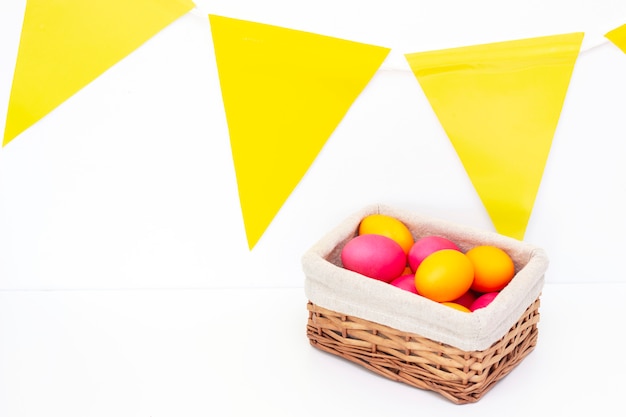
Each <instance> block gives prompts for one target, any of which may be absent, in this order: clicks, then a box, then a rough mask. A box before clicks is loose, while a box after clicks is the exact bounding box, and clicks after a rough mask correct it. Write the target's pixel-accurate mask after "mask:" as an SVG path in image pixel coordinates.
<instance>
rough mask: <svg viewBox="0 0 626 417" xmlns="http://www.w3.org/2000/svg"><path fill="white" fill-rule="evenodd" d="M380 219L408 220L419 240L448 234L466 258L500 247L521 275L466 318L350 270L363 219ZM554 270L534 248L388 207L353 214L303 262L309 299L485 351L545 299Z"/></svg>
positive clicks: (393, 326)
mask: <svg viewBox="0 0 626 417" xmlns="http://www.w3.org/2000/svg"><path fill="white" fill-rule="evenodd" d="M375 213H381V214H386V215H389V216H392V217H395V218H397V219H398V220H400V221H402V222H403V223H405V224H406V225H407V226H408V227H409V229H410V230H411V232H412V233H413V236H414V237H415V239H419V238H420V237H423V236H428V235H439V236H445V237H447V238H448V239H450V240H452V241H454V242H455V243H456V244H457V245H458V246H459V248H460V249H461V250H462V251H463V252H466V251H467V250H469V249H470V248H472V247H474V246H477V245H494V246H498V247H500V248H502V249H504V250H505V251H506V252H507V253H508V254H509V256H511V258H512V259H513V262H514V263H515V267H516V271H517V272H516V275H515V277H514V278H513V280H512V281H511V282H510V283H509V284H508V285H507V286H506V287H505V288H504V289H503V290H502V291H500V294H499V295H498V296H497V297H496V298H495V299H494V301H493V302H492V303H491V304H490V305H489V306H487V307H485V308H482V309H479V310H476V311H475V312H473V313H465V312H461V311H458V310H455V309H453V308H450V307H447V306H444V305H441V304H439V303H436V302H434V301H431V300H429V299H426V298H425V297H421V296H418V295H416V294H413V293H410V292H408V291H405V290H402V289H399V288H396V287H394V286H392V285H390V284H388V283H385V282H382V281H378V280H375V279H371V278H367V277H364V276H363V275H360V274H358V273H356V272H352V271H349V270H347V269H344V268H343V267H342V264H341V249H342V248H343V246H344V245H345V244H346V242H348V241H349V240H350V239H351V238H353V237H354V236H356V234H357V230H358V226H359V223H360V222H361V220H362V219H363V218H364V217H365V216H367V215H369V214H375ZM547 267H548V257H547V255H546V253H545V251H544V250H543V249H541V248H538V247H535V246H532V245H530V244H528V243H525V242H522V241H519V240H516V239H513V238H509V237H506V236H503V235H500V234H498V233H494V232H489V231H485V230H480V229H476V228H471V227H467V226H463V225H459V224H456V223H452V222H448V221H444V220H440V219H435V218H431V217H427V216H423V215H419V214H416V213H412V212H409V211H407V210H402V209H398V208H394V207H390V206H386V205H380V204H376V205H370V206H367V207H365V208H363V209H362V210H360V211H358V212H356V213H354V214H352V215H351V216H349V217H348V218H346V219H345V220H344V221H343V222H342V223H341V224H339V225H338V226H337V227H336V228H335V229H333V230H332V231H330V232H329V233H328V234H327V235H326V236H324V237H323V238H322V239H321V240H320V241H318V242H317V243H316V244H314V245H313V246H312V247H311V248H310V249H309V250H308V251H307V252H305V253H304V255H303V256H302V268H303V271H304V273H305V284H304V290H305V295H306V296H307V297H308V299H309V300H310V301H311V302H313V303H314V304H317V305H319V306H320V307H323V308H326V309H329V310H333V311H336V312H339V313H342V314H346V315H349V316H355V317H359V318H362V319H365V320H369V321H372V322H375V323H379V324H383V325H386V326H389V327H392V328H394V329H397V330H400V331H403V332H408V333H415V334H418V335H420V336H423V337H427V338H429V339H431V340H434V341H436V342H441V343H446V344H448V345H451V346H454V347H457V348H459V349H461V350H464V351H480V350H485V349H487V348H489V347H490V346H491V345H492V344H493V343H495V342H497V341H498V340H499V339H500V338H501V337H503V336H504V335H505V334H506V333H507V332H508V331H509V330H510V328H511V327H512V326H513V325H514V324H515V323H516V322H517V321H518V320H519V318H520V317H521V315H522V314H523V313H524V311H525V310H526V308H527V307H528V306H530V305H531V304H532V303H533V302H534V301H535V300H536V299H537V298H538V297H539V296H540V294H541V291H542V289H543V284H544V279H545V278H544V277H545V271H546V270H547Z"/></svg>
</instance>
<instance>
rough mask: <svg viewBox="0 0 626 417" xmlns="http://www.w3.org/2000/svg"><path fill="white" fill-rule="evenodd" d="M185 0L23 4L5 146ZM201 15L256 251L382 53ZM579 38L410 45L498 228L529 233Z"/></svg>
mask: <svg viewBox="0 0 626 417" xmlns="http://www.w3.org/2000/svg"><path fill="white" fill-rule="evenodd" d="M194 7H195V5H194V3H193V2H192V1H190V0H156V1H155V0H135V1H132V2H126V1H124V0H93V1H90V2H84V1H81V0H63V1H59V0H52V1H49V0H29V1H28V2H27V3H26V10H25V14H24V21H23V27H22V34H21V38H20V45H19V49H18V55H17V61H16V65H15V72H14V77H13V84H12V89H11V94H10V98H9V105H8V111H7V117H6V125H5V132H4V139H3V146H4V145H6V144H8V143H9V142H11V141H12V140H13V139H15V138H16V137H17V136H19V135H20V134H21V133H22V132H23V131H24V130H26V129H28V128H29V127H30V126H32V125H33V124H35V123H36V122H37V121H39V120H40V119H41V118H43V117H44V116H45V115H47V114H48V113H49V112H51V111H52V110H53V109H55V108H56V107H58V106H59V105H60V104H61V103H63V102H64V101H65V100H67V99H68V98H69V97H71V96H72V95H73V94H75V93H76V92H78V91H79V90H80V89H82V88H83V87H84V86H86V85H87V84H89V83H90V82H91V81H93V80H94V79H95V78H97V77H98V76H100V75H101V74H102V73H103V72H105V71H106V70H107V69H109V68H110V67H111V66H113V65H115V64H116V63H117V62H119V61H120V60H121V59H123V58H124V57H126V56H127V55H128V54H130V53H131V52H132V51H133V50H135V49H136V48H138V47H139V46H140V45H141V44H143V43H144V42H146V41H147V40H148V39H149V38H151V37H152V36H153V35H155V34H156V33H157V32H159V31H160V30H162V29H163V28H164V27H166V26H167V25H169V24H170V23H172V22H173V21H174V20H176V19H178V18H179V17H181V16H182V15H184V14H185V13H187V12H189V11H190V10H192V9H193V8H194ZM208 18H209V21H210V24H211V31H212V35H213V44H214V48H215V57H216V63H217V69H218V74H219V79H220V86H221V89H222V99H223V102H224V109H225V114H226V119H227V124H228V129H229V134H230V141H231V150H232V157H233V162H234V166H235V172H236V176H237V185H238V188H239V197H240V204H241V209H242V215H243V219H244V224H245V229H246V235H247V239H248V246H249V248H250V249H252V248H253V247H254V246H255V244H256V243H257V242H258V240H259V239H260V238H261V236H262V235H263V233H264V232H265V230H266V228H267V227H268V226H269V224H270V223H271V222H272V220H273V218H274V217H275V216H276V214H277V212H278V211H279V210H280V208H281V207H282V205H283V204H284V202H285V201H286V200H287V198H288V196H289V195H290V194H291V192H292V191H293V190H294V188H295V187H296V186H297V184H298V183H299V181H300V180H301V178H302V177H303V176H304V174H305V173H306V171H307V170H308V169H309V167H310V165H311V164H312V163H313V161H314V160H315V158H316V157H317V155H318V154H319V152H320V151H321V149H322V148H323V146H324V144H325V143H326V140H327V139H328V138H329V137H330V135H331V134H332V132H333V131H334V129H335V128H336V126H337V125H338V124H339V123H340V122H341V120H342V119H343V117H344V116H345V114H346V113H347V111H348V110H349V108H350V107H351V105H352V103H353V102H354V101H355V100H356V99H357V98H358V96H359V95H360V94H361V92H362V91H363V90H364V88H365V87H366V86H367V84H368V83H369V82H370V80H371V78H372V77H373V76H374V74H375V73H376V72H377V70H378V68H379V67H380V65H381V64H382V62H383V61H384V60H385V58H386V56H387V55H388V53H389V51H390V49H389V48H384V47H380V46H374V45H367V44H363V43H358V42H353V41H347V40H342V39H337V38H332V37H328V36H324V35H317V34H313V33H308V32H302V31H297V30H293V29H286V28H281V27H277V26H271V25H265V24H260V23H255V22H249V21H243V20H238V19H231V18H225V17H220V16H215V15H211V14H209V15H208ZM583 35H584V34H582V33H573V34H566V35H557V36H546V37H541V38H533V39H523V40H518V41H509V42H498V43H493V44H485V45H475V46H469V47H464V48H454V49H448V50H440V51H429V52H421V53H411V54H405V57H406V59H407V61H408V63H409V66H410V67H411V71H412V72H413V74H414V75H415V77H416V79H417V81H418V82H419V84H420V86H421V87H422V89H423V91H424V93H425V95H426V96H427V98H428V100H429V102H430V104H431V106H432V108H433V110H434V111H435V113H436V115H437V117H438V119H439V121H440V123H441V124H442V126H443V128H444V130H445V131H446V133H447V135H448V137H449V139H450V141H451V142H452V144H453V146H454V148H455V150H456V152H457V154H458V156H459V158H460V159H461V162H462V163H463V166H464V168H465V170H466V172H467V173H468V175H469V177H470V179H471V181H472V184H473V185H474V187H475V189H476V191H477V193H478V195H479V196H480V198H481V200H482V202H483V204H484V205H485V208H486V210H487V212H488V213H489V216H490V217H491V219H492V221H493V223H494V226H495V228H496V230H497V231H498V232H499V233H502V234H505V235H508V236H512V237H515V238H518V239H523V237H524V233H525V230H526V226H527V223H528V220H529V218H530V214H531V212H532V206H533V204H534V200H535V197H536V194H537V191H538V188H539V185H540V182H541V176H542V174H543V169H544V166H545V162H546V160H547V156H548V153H549V150H550V146H551V141H552V136H553V135H554V132H555V129H556V126H557V123H558V119H559V117H560V112H561V108H562V105H563V102H564V99H565V95H566V93H567V89H568V86H569V80H570V77H571V74H572V71H573V67H574V64H575V62H576V59H577V56H578V53H579V51H580V46H581V42H582V38H583ZM605 36H606V38H607V39H609V40H610V41H611V42H613V43H614V44H615V45H616V46H618V47H619V48H620V49H621V50H622V51H623V52H625V53H626V24H625V25H622V26H620V27H618V28H616V29H614V30H612V31H610V32H608V33H607V34H606V35H605Z"/></svg>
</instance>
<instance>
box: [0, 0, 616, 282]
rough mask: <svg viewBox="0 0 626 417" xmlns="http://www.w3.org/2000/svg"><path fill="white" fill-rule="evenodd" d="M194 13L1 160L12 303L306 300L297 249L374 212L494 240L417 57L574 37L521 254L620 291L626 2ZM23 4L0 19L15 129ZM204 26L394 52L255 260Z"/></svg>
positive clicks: (216, 7)
mask: <svg viewBox="0 0 626 417" xmlns="http://www.w3.org/2000/svg"><path fill="white" fill-rule="evenodd" d="M196 4H197V5H198V7H197V9H195V10H194V11H193V12H192V13H189V14H187V15H185V16H183V17H182V18H180V19H179V20H177V21H175V22H174V23H173V24H171V25H170V26H168V27H167V28H165V29H164V30H163V31H161V32H160V33H158V34H157V35H156V36H154V37H153V38H151V39H150V40H149V41H148V42H146V43H145V44H144V45H143V46H141V47H140V48H139V49H137V50H136V51H135V52H133V53H132V54H131V55H130V56H128V57H127V58H126V59H124V60H122V61H120V62H119V63H118V64H116V65H115V66H114V67H113V68H111V69H110V70H108V71H107V72H106V73H104V74H103V75H102V76H101V77H99V78H98V79H96V80H95V81H94V82H92V83H91V84H89V85H88V86H86V87H85V88H84V89H82V90H81V91H79V92H78V93H77V94H76V95H74V96H73V97H71V98H70V99H69V100H67V101H66V102H65V103H64V104H62V105H61V106H60V107H58V108H57V109H55V110H54V111H53V112H52V113H50V114H49V115H48V116H46V117H45V118H44V119H42V120H41V121H40V122H39V123H37V124H36V125H34V126H32V127H31V128H30V129H28V130H27V131H26V132H24V133H23V134H22V135H20V136H19V137H17V138H16V139H15V140H13V142H11V143H9V144H8V145H7V146H5V147H3V148H2V149H1V150H0V288H4V289H67V288H74V289H75V288H83V289H95V288H172V287H176V288H188V287H194V288H195V287H203V288H204V287H248V286H255V287H256V286H261V287H265V286H290V287H293V286H301V285H302V280H303V276H302V273H301V271H300V256H301V254H302V253H303V252H304V251H305V250H306V249H307V248H308V247H309V246H310V245H311V244H312V243H314V242H315V241H316V240H317V239H319V238H320V237H321V234H322V233H324V232H325V231H326V230H328V229H329V228H330V227H332V226H334V225H335V224H337V223H338V222H339V221H341V220H342V219H343V218H344V217H345V216H347V215H348V214H351V213H352V212H353V211H355V210H358V209H360V208H361V207H362V206H363V205H366V204H369V203H373V202H383V203H388V204H394V205H398V206H401V207H403V208H409V209H414V210H416V211H419V212H423V213H425V214H432V215H436V216H439V217H443V218H446V219H449V220H453V221H458V222H462V223H465V224H469V225H472V226H478V227H481V228H487V229H492V227H493V226H492V224H491V222H490V220H489V218H488V216H487V214H486V212H485V210H484V207H483V206H482V204H481V202H480V201H479V199H478V197H477V195H476V193H475V191H474V189H473V187H472V186H471V184H470V182H469V179H468V177H467V176H466V174H465V172H464V170H463V168H462V166H461V165H460V161H459V159H458V157H457V156H456V154H455V152H454V150H453V149H452V147H451V145H450V143H449V141H448V139H447V137H446V136H445V134H444V133H443V130H442V128H441V126H440V125H439V124H438V121H437V119H436V118H435V116H434V114H433V112H432V109H431V108H430V106H429V104H428V102H427V100H426V98H425V96H424V95H423V93H422V91H421V89H420V87H419V84H418V83H417V81H416V80H415V78H414V77H413V75H412V74H411V73H410V71H409V69H408V66H407V64H406V61H405V60H404V54H405V53H411V52H420V51H424V50H429V49H434V48H445V47H454V46H463V45H470V44H475V43H484V42H496V41H504V40H513V39H520V38H523V37H530V36H543V35H552V34H561V33H569V32H585V33H586V36H585V41H584V44H583V49H584V52H583V53H582V54H581V55H580V57H579V59H578V61H577V64H576V67H575V70H574V74H573V77H572V81H571V84H570V88H569V91H568V94H567V98H566V103H565V106H564V108H563V111H562V116H561V119H560V122H559V126H558V129H557V132H556V135H555V137H554V142H553V147H552V151H551V154H550V157H549V160H548V164H547V166H546V170H545V173H544V177H543V182H542V184H541V187H540V191H539V194H538V196H537V200H536V203H535V207H534V210H533V213H532V217H531V219H530V222H529V224H528V229H527V233H526V236H525V240H527V241H529V242H531V243H534V244H536V245H538V246H541V247H544V248H545V249H546V250H547V251H548V254H549V256H550V259H551V266H550V271H549V274H548V277H547V279H548V280H549V281H553V282H572V281H575V282H580V281H583V282H584V281H594V282H597V281H619V280H622V279H623V278H622V277H621V276H620V274H619V273H618V271H619V270H620V267H621V262H622V259H621V258H622V251H623V245H622V237H623V236H624V234H625V233H626V222H625V221H624V220H623V216H622V213H624V211H625V209H626V203H625V200H624V199H623V198H621V197H622V194H623V192H624V191H625V188H626V187H625V184H626V173H625V172H624V170H625V165H624V164H623V162H622V161H623V156H624V154H625V151H626V141H624V138H625V137H626V122H625V121H624V118H623V117H622V115H623V110H622V109H623V99H624V96H625V95H626V77H624V74H625V73H626V55H624V54H623V53H622V52H621V51H620V50H619V49H618V48H617V47H616V46H615V45H613V44H611V43H610V42H608V41H607V40H606V39H605V38H603V35H604V34H605V33H606V32H607V31H609V30H611V29H613V28H616V27H618V26H620V25H621V24H623V23H624V22H626V3H625V2H623V1H617V0H615V1H608V0H603V1H593V2H592V1H580V2H570V1H544V0H542V1H524V2H519V3H518V2H501V1H488V0H481V1H474V2H464V1H452V0H448V1H432V2H426V1H419V2H409V1H385V2H379V1H376V2H375V1H335V0H333V1H330V0H328V1H324V0H323V1H316V2H310V3H302V2H298V3H295V2H289V1H278V0H274V1H265V2H256V1H221V2H220V1H197V2H196ZM24 7H25V2H24V1H16V0H11V1H8V2H2V6H0V8H1V9H0V30H1V33H0V39H1V42H0V69H1V72H0V115H2V117H1V118H0V130H2V131H4V121H5V120H4V119H5V116H4V115H5V114H6V108H7V106H8V100H9V94H10V88H11V81H12V71H13V66H14V63H15V58H16V54H17V48H18V43H19V35H20V28H21V19H22V16H23V9H24ZM209 13H211V14H217V15H223V16H227V17H235V18H241V19H246V20H252V21H256V22H259V23H269V24H275V25H279V26H282V27H289V28H294V29H299V30H306V31H311V32H314V33H319V34H323V35H330V36H336V37H340V38H343V39H349V40H354V41H359V42H363V43H369V44H373V45H379V46H385V47H388V48H391V49H392V50H391V53H390V55H389V57H388V59H387V61H386V62H385V63H384V64H383V66H382V68H381V69H380V71H378V72H377V73H376V75H375V76H374V78H373V80H372V81H371V83H370V84H369V85H368V86H367V87H366V89H365V91H364V92H363V93H362V94H361V95H360V96H359V98H358V99H357V101H356V102H355V103H354V105H353V106H352V107H351V109H350V111H349V112H348V114H347V115H346V117H345V118H344V119H343V121H342V122H341V124H340V125H339V126H338V127H337V129H336V130H335V132H334V133H333V135H332V136H331V137H330V138H329V139H328V141H327V144H326V146H325V147H324V148H323V150H322V152H321V153H320V155H319V156H318V158H317V159H316V161H315V162H314V163H313V165H312V166H311V168H310V169H309V171H308V172H307V174H306V175H305V177H304V179H303V180H302V181H301V182H300V184H299V185H298V187H297V188H296V189H295V190H294V192H293V193H292V194H291V196H290V197H289V199H288V201H287V202H286V203H285V205H284V206H283V207H282V209H281V210H280V212H279V213H278V214H277V216H276V218H275V220H274V221H273V222H272V224H271V225H270V227H269V228H268V229H267V230H266V232H265V234H264V236H263V237H262V238H261V240H260V241H259V243H258V244H257V245H256V246H255V248H254V249H253V250H252V251H250V250H249V249H248V246H247V241H246V236H245V231H244V228H243V221H242V217H241V212H240V206H239V200H238V194H237V186H236V180H235V177H234V168H233V163H232V157H231V154H230V144H229V137H228V130H227V126H226V122H225V117H224V110H223V106H222V101H221V93H220V88H219V79H218V77H217V73H216V64H215V57H214V52H213V48H212V40H211V28H210V25H209V22H208V18H207V17H206V15H207V14H209ZM597 45H599V46H597ZM594 47H595V48H594ZM590 48H591V49H590ZM285 53H288V51H285ZM240 271H244V273H238V272H240Z"/></svg>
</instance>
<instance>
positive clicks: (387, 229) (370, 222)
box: [359, 214, 414, 254]
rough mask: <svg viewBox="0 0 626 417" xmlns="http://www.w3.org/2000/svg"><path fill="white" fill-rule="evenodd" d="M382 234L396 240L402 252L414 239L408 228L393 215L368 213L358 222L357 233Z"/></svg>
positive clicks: (407, 248)
mask: <svg viewBox="0 0 626 417" xmlns="http://www.w3.org/2000/svg"><path fill="white" fill-rule="evenodd" d="M370 234H376V235H383V236H387V237H388V238H390V239H392V240H394V241H396V242H397V243H398V245H400V246H401V247H402V250H404V253H405V254H406V253H408V252H409V249H411V246H413V243H414V239H413V235H412V234H411V231H410V230H409V228H408V227H407V226H406V225H405V224H404V223H402V222H401V221H400V220H398V219H396V218H395V217H392V216H388V215H386V214H370V215H369V216H365V217H364V218H363V219H362V220H361V223H360V224H359V235H370Z"/></svg>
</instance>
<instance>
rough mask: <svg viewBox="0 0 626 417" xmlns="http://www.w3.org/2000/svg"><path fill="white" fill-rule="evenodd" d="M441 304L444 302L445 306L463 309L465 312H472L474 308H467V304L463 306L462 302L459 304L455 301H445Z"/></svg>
mask: <svg viewBox="0 0 626 417" xmlns="http://www.w3.org/2000/svg"><path fill="white" fill-rule="evenodd" d="M441 304H443V305H444V306H448V307H452V308H453V309H455V310H459V311H462V312H464V313H471V312H472V310H470V309H469V308H467V307H465V306H463V305H461V304H458V303H453V302H451V301H446V302H443V303H441Z"/></svg>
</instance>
